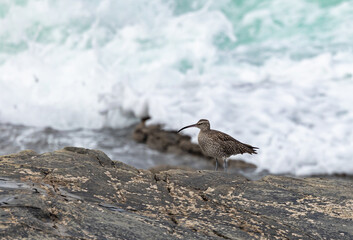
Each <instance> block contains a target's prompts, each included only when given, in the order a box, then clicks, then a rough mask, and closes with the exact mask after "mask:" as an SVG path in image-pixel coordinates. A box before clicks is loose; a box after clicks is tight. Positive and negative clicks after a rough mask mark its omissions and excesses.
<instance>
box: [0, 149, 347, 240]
mask: <svg viewBox="0 0 353 240" xmlns="http://www.w3.org/2000/svg"><path fill="white" fill-rule="evenodd" d="M352 190H353V182H352V180H351V179H333V178H305V179H299V178H298V179H296V178H289V177H284V176H267V177H265V178H263V179H262V180H259V181H248V180H247V179H245V178H244V177H241V176H237V175H233V174H226V173H223V172H215V171H188V170H181V169H176V170H175V169H174V170H169V171H155V172H154V173H152V172H151V171H148V170H139V169H135V168H133V167H130V166H128V165H126V164H124V163H121V162H118V161H111V160H110V159H109V158H108V157H107V156H106V155H105V154H104V153H103V152H101V151H98V150H88V149H82V148H74V147H67V148H65V149H62V150H59V151H55V152H50V153H45V154H37V153H35V152H33V151H30V150H27V151H23V152H20V153H18V154H13V155H7V156H1V157H0V216H1V217H0V238H1V239H22V238H27V239H353V191H352Z"/></svg>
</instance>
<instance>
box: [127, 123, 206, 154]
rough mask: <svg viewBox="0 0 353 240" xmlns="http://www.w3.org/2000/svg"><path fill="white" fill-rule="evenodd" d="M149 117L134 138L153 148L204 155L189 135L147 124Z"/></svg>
mask: <svg viewBox="0 0 353 240" xmlns="http://www.w3.org/2000/svg"><path fill="white" fill-rule="evenodd" d="M146 120H147V119H143V120H142V121H141V123H139V124H138V125H137V126H136V127H135V130H134V132H133V134H132V138H133V139H134V140H135V141H136V142H139V143H145V144H147V146H149V147H150V148H152V149H155V150H158V151H161V152H170V153H177V154H181V153H191V154H194V155H198V156H203V155H202V152H201V149H200V147H199V145H197V144H194V143H192V142H191V138H190V137H189V136H185V135H180V134H178V133H177V132H176V131H167V130H163V129H162V127H161V125H148V126H147V125H146V124H145V122H146Z"/></svg>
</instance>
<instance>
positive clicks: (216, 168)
mask: <svg viewBox="0 0 353 240" xmlns="http://www.w3.org/2000/svg"><path fill="white" fill-rule="evenodd" d="M215 160H216V167H215V169H214V170H215V171H217V170H218V159H217V158H215Z"/></svg>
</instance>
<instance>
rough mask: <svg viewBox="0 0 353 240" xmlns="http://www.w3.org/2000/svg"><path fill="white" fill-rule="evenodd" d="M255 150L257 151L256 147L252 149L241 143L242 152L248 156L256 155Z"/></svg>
mask: <svg viewBox="0 0 353 240" xmlns="http://www.w3.org/2000/svg"><path fill="white" fill-rule="evenodd" d="M257 149H259V148H258V147H253V146H251V145H249V144H245V143H243V148H242V150H243V151H244V153H249V154H257V152H256V151H257Z"/></svg>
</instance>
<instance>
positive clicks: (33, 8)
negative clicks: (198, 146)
mask: <svg viewBox="0 0 353 240" xmlns="http://www.w3.org/2000/svg"><path fill="white" fill-rule="evenodd" d="M6 4H7V6H9V8H8V10H7V12H6V11H5V12H6V13H5V14H4V17H2V18H0V26H1V27H0V37H1V38H2V39H3V40H1V41H0V43H2V45H0V46H2V47H1V48H0V91H1V94H0V121H1V122H10V123H20V124H25V125H34V126H52V127H55V128H58V129H73V128H79V127H82V128H101V127H105V126H109V127H125V126H127V125H129V124H131V123H132V122H134V121H136V119H137V118H139V117H143V116H147V115H149V116H151V117H152V119H151V121H150V123H163V124H165V128H166V129H178V128H180V127H182V126H184V125H186V124H191V123H194V122H196V121H197V120H198V119H200V118H208V119H209V120H210V121H211V125H212V127H213V128H215V129H219V130H222V131H225V132H227V133H229V134H231V135H233V136H234V137H236V138H237V139H239V140H241V141H243V142H247V143H250V144H252V145H254V146H258V147H259V148H260V150H259V154H258V155H257V156H244V158H245V159H246V160H247V161H249V162H252V163H255V164H256V165H257V166H259V169H260V170H261V169H268V170H270V171H271V172H273V173H284V172H290V173H293V174H298V175H303V174H319V173H353V164H351V159H352V157H353V150H352V149H351V148H350V145H351V143H352V142H353V133H352V124H353V107H352V102H353V95H352V90H353V81H352V76H353V67H352V63H353V53H352V46H351V45H350V41H351V39H352V37H353V30H351V28H347V26H348V25H349V24H350V23H351V22H352V21H351V20H353V16H352V12H353V4H352V2H343V3H341V4H339V5H334V6H330V7H320V6H318V5H317V4H309V3H307V2H306V1H300V0H298V1H296V2H295V3H293V2H291V3H289V2H288V3H284V2H282V1H266V2H265V3H264V4H256V3H254V2H252V1H249V2H248V3H247V4H248V5H247V6H235V7H234V6H232V2H231V1H214V2H213V1H207V2H206V1H195V2H194V4H190V6H188V9H187V10H183V9H182V8H181V10H180V9H179V11H177V10H176V9H177V6H176V5H177V4H176V2H174V1H147V0H139V1H134V2H133V3H131V2H129V3H128V2H127V1H112V0H104V1H90V2H89V3H87V2H86V1H74V2H73V1H69V0H61V1H59V2H53V1H49V0H48V1H28V2H27V4H24V5H16V4H14V3H13V2H12V1H7V2H6V3H5V5H6ZM0 7H1V6H0ZM249 9H250V10H249ZM308 9H311V10H310V11H309V10H308ZM347 9H350V10H352V11H348V10H347ZM342 15H343V17H342ZM320 21H321V22H322V25H320V23H321V22H320ZM301 23H302V25H301ZM186 133H189V134H192V135H193V136H194V140H196V134H197V131H196V130H192V129H190V130H187V131H186Z"/></svg>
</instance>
